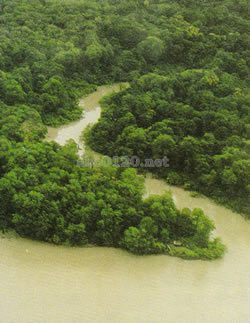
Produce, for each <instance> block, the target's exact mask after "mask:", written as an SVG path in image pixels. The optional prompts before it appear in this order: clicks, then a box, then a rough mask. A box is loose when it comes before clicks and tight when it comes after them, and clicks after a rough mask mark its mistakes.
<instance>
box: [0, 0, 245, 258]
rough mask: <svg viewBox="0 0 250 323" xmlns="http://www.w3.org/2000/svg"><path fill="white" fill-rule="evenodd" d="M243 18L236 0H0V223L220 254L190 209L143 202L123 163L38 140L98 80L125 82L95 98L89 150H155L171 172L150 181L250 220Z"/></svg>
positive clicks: (79, 239)
mask: <svg viewBox="0 0 250 323" xmlns="http://www.w3.org/2000/svg"><path fill="white" fill-rule="evenodd" d="M248 12H249V4H248V2H247V1H246V0H240V1H236V0H226V1H219V0H218V1H207V0H205V1H201V2H198V3H197V1H194V0H182V1H177V0H172V1H161V0H128V1H123V0H102V1H100V0H99V1H98V0H91V1H90V0H77V1H76V0H67V1H62V0H21V1H19V0H0V30H1V33H0V147H1V148H0V203H1V208H0V226H1V228H2V229H3V230H5V229H15V230H16V231H17V232H18V233H19V234H21V235H22V236H26V237H31V238H33V239H38V240H43V241H48V242H53V243H57V244H60V243H69V244H73V245H85V244H89V243H94V244H98V245H105V246H115V247H122V248H125V249H128V250H129V251H131V252H134V253H137V254H147V253H169V254H172V255H178V256H181V257H186V258H194V259H196V258H202V259H212V258H216V257H219V256H221V255H222V254H223V250H224V247H223V245H222V244H221V243H220V242H219V241H218V240H215V241H213V240H210V232H211V231H212V230H213V228H214V225H213V223H212V221H211V220H209V219H208V217H207V216H206V215H204V213H203V212H202V211H201V210H193V211H191V210H188V209H185V210H177V209H176V207H175V205H174V203H173V200H172V198H171V196H169V195H168V194H167V195H164V196H161V197H159V196H158V197H156V196H153V197H150V198H148V199H146V200H143V198H142V196H143V188H142V187H143V183H142V182H143V180H142V178H141V177H140V176H136V171H135V170H133V169H116V168H112V167H104V168H102V167H99V168H94V169H90V168H83V167H79V166H78V163H77V160H78V156H77V151H76V146H75V145H74V143H69V144H68V145H66V146H64V147H60V146H59V145H57V144H55V143H47V142H44V137H45V135H46V126H45V125H54V126H56V125H59V124H62V123H66V122H69V121H71V120H75V119H77V118H78V117H79V116H80V115H81V110H80V109H79V107H78V100H79V98H80V97H82V96H83V95H85V94H88V93H90V92H91V91H93V90H94V89H95V88H96V86H97V85H101V84H107V83H114V82H123V81H125V82H130V88H129V89H127V90H124V91H122V92H121V93H119V94H117V95H114V96H112V97H110V98H107V99H106V100H104V102H103V105H104V111H103V115H102V118H101V120H100V122H99V123H98V124H97V125H96V126H95V127H94V128H93V130H92V131H91V133H90V134H89V144H90V145H91V146H92V147H93V148H94V149H95V150H97V151H100V152H102V153H105V154H107V155H112V154H114V153H115V154H120V155H123V154H130V153H134V152H135V151H136V155H139V156H142V157H147V156H149V155H150V156H156V157H158V156H161V155H162V154H163V153H164V154H165V152H166V153H167V155H169V158H170V160H172V162H170V165H171V167H170V169H169V170H168V171H167V172H165V171H166V170H164V172H160V171H158V172H157V175H159V176H161V177H163V178H165V179H167V180H168V181H170V182H173V183H178V184H180V185H182V184H185V185H186V187H187V188H190V189H197V190H199V191H201V192H203V193H205V194H207V195H209V196H212V197H215V198H218V199H220V200H222V201H223V202H224V203H227V204H230V205H231V206H232V207H234V208H236V209H238V210H239V211H241V212H244V213H246V214H247V213H248V214H249V209H248V207H247V205H249V204H248V203H247V201H248V200H247V194H248V193H249V177H248V176H249V155H248V154H249V150H248V145H249V142H248V141H247V140H248V137H247V136H248V135H249V133H248V131H249V127H248V128H247V124H248V123H249V114H248V112H249V110H248V107H249V96H248V94H247V86H248V85H249V84H248V81H249V61H248V60H247V57H249V47H248V40H249V38H248V32H249V21H248V19H247V18H248ZM114 120H115V122H114ZM104 134H105V136H107V141H106V142H103V139H102V137H103V135H104ZM175 241H178V244H181V246H178V247H176V245H175V243H174V242H175Z"/></svg>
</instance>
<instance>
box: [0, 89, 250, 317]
mask: <svg viewBox="0 0 250 323" xmlns="http://www.w3.org/2000/svg"><path fill="white" fill-rule="evenodd" d="M114 90H119V86H117V85H116V86H112V87H100V88H98V90H97V91H96V92H95V93H93V94H91V95H89V96H88V97H87V98H85V99H84V100H83V101H81V102H80V104H81V105H82V106H84V107H85V110H86V112H85V114H84V115H83V117H82V119H81V120H80V121H77V122H75V123H72V124H70V125H67V126H65V127H60V128H58V129H53V128H50V129H49V137H48V139H50V140H55V141H57V142H58V143H60V144H64V143H65V142H66V141H67V140H68V139H70V138H72V139H74V140H75V141H76V142H77V143H78V144H79V147H80V148H81V149H82V152H83V151H84V145H83V144H81V142H80V141H79V136H80V134H81V131H82V130H83V128H84V127H86V126H87V125H88V124H89V123H93V122H96V121H97V120H98V118H99V116H100V107H99V105H98V102H99V99H100V98H101V97H102V96H103V95H104V94H107V93H110V92H112V91H114ZM145 187H146V195H150V194H162V193H163V192H164V191H165V190H169V189H170V190H171V191H172V192H173V195H174V199H175V201H176V203H177V206H178V207H180V208H182V207H191V208H194V207H202V208H203V209H204V211H205V212H206V213H207V214H208V215H209V216H210V217H212V218H213V219H214V221H215V223H216V227H217V230H216V235H219V236H221V238H222V239H223V242H224V243H225V244H226V245H227V248H228V252H227V253H226V255H225V256H224V258H223V259H221V260H217V261H212V262H203V261H185V260H181V259H178V258H172V257H169V256H147V257H138V256H135V255H132V254H129V253H127V252H125V251H122V250H118V249H113V248H98V247H94V248H67V247H57V246H53V245H49V244H45V243H39V242H34V241H30V240H26V239H21V238H14V237H12V238H11V237H8V236H5V237H2V238H0V322H4V323H5V322H18V323H19V322H46V323H47V322H53V323H55V322H58V323H59V322H70V323H71V322H74V323H75V322H87V323H88V322H91V323H92V322H93V323H99V322H100V323H105V322H110V323H123V322H124V323H130V322H132V323H140V322H143V323H144V322H150V323H161V322H164V323H166V322H167V323H168V322H171V323H182V322H185V323H186V322H188V323H201V322H202V323H206V322H207V323H208V322H209V323H229V322H232V323H233V322H234V323H236V322H237V323H239V322H240V323H248V322H250V273H249V269H250V252H249V247H250V223H247V222H246V221H245V220H244V218H243V217H241V216H240V215H239V214H235V213H233V212H231V211H230V210H228V209H226V208H224V207H222V206H218V205H216V204H215V203H214V202H212V201H211V200H209V199H207V198H203V197H198V198H194V197H191V196H190V193H189V192H187V191H184V190H182V189H180V188H177V187H173V186H171V187H170V186H168V185H167V184H166V183H164V182H163V181H160V180H156V179H153V178H151V177H150V176H148V177H147V178H146V181H145Z"/></svg>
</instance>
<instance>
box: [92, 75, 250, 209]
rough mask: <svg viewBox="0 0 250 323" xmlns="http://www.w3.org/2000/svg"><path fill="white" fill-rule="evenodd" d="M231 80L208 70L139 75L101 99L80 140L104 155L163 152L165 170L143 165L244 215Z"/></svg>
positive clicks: (242, 164) (245, 175) (239, 96)
mask: <svg viewBox="0 0 250 323" xmlns="http://www.w3.org/2000/svg"><path fill="white" fill-rule="evenodd" d="M238 86H239V80H238V79H237V78H235V76H232V75H229V74H228V73H224V72H221V71H217V72H215V71H214V70H208V69H192V70H189V69H187V70H185V71H183V72H180V73H172V74H171V75H168V76H162V75H159V74H155V73H154V74H152V73H150V74H146V75H144V76H142V77H140V78H139V79H138V80H136V81H134V82H133V83H132V85H131V87H130V88H128V89H127V90H124V91H123V92H122V93H119V94H116V95H114V96H113V97H111V98H110V99H109V100H108V101H107V102H106V103H105V108H104V111H103V114H102V118H101V119H100V120H99V122H98V123H97V124H96V125H95V126H94V127H93V128H92V131H91V132H90V133H89V136H88V139H87V140H88V142H89V144H90V145H91V147H92V148H94V149H95V150H96V151H98V152H101V153H104V152H108V154H109V155H121V156H122V155H128V156H134V155H136V156H139V157H140V158H141V159H145V158H153V159H158V158H164V157H165V156H167V157H168V158H169V159H170V163H169V164H170V167H169V168H167V169H166V168H164V169H163V168H161V169H157V168H155V169H150V170H151V171H152V170H153V171H155V172H156V173H157V174H158V175H160V176H162V177H163V178H165V179H168V180H169V181H170V183H172V184H177V185H183V184H184V183H185V187H186V188H187V189H192V190H198V191H200V192H202V193H204V194H207V195H209V196H212V197H214V198H215V199H217V200H219V201H223V202H224V203H226V204H227V205H229V206H231V207H233V208H234V209H236V210H239V211H241V212H243V213H246V214H248V213H249V211H248V206H247V205H249V182H250V178H249V174H250V171H249V165H250V164H249V151H248V150H247V148H246V142H247V138H248V130H247V122H248V119H249V111H248V109H247V108H246V106H247V105H248V104H249V97H248V94H247V89H246V87H245V86H242V87H241V89H239V87H238ZM101 138H105V140H103V141H101V140H102V139H101Z"/></svg>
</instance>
